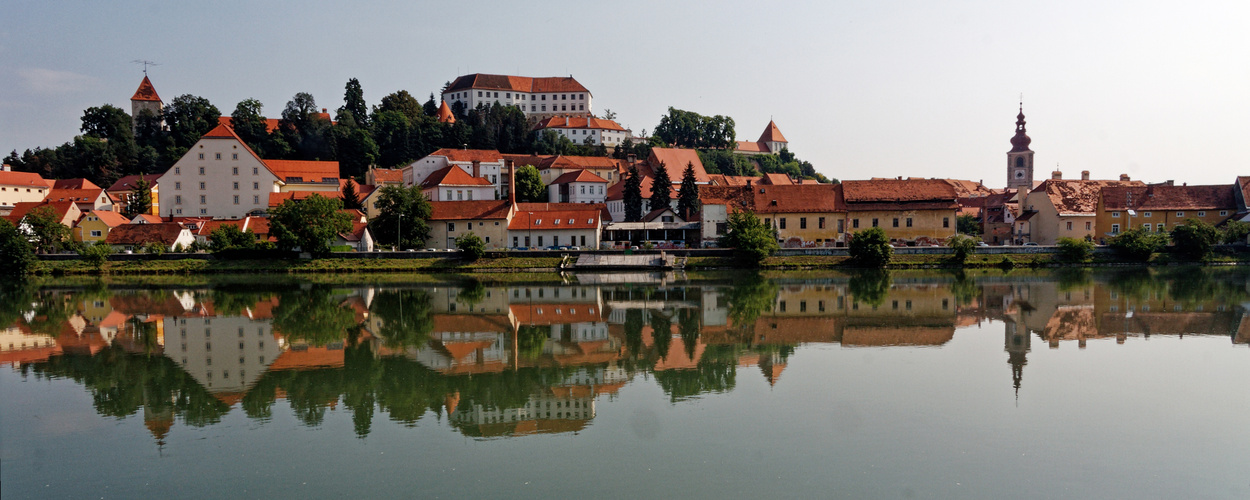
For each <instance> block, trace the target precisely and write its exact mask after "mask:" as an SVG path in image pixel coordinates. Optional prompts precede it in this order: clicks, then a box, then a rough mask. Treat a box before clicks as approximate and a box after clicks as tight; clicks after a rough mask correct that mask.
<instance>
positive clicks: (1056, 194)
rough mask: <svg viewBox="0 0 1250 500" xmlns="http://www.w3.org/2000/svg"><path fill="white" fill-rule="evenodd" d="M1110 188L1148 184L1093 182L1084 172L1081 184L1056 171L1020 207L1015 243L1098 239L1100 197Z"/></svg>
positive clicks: (1127, 180)
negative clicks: (1097, 218)
mask: <svg viewBox="0 0 1250 500" xmlns="http://www.w3.org/2000/svg"><path fill="white" fill-rule="evenodd" d="M1109 187H1141V188H1144V187H1146V184H1145V183H1143V182H1141V181H1133V180H1129V178H1128V176H1127V175H1122V176H1120V180H1119V181H1097V180H1093V181H1092V180H1089V173H1088V172H1082V174H1081V180H1075V179H1070V180H1065V179H1063V176H1062V174H1061V173H1060V172H1059V171H1058V170H1056V171H1055V172H1054V173H1052V174H1051V178H1050V179H1048V180H1046V181H1045V182H1042V183H1041V184H1040V185H1038V186H1037V188H1036V189H1034V190H1033V191H1030V192H1029V194H1028V195H1027V196H1025V197H1024V200H1023V201H1022V202H1021V203H1020V215H1019V217H1017V218H1016V223H1015V226H1016V231H1015V234H1014V236H1015V240H1016V243H1027V242H1034V243H1037V244H1039V245H1054V244H1056V243H1058V242H1059V238H1065V237H1066V238H1075V239H1084V238H1086V237H1090V238H1097V237H1098V232H1097V230H1096V225H1095V222H1096V220H1095V219H1096V217H1095V215H1096V213H1097V211H1098V199H1099V194H1100V193H1101V192H1102V189H1103V188H1109Z"/></svg>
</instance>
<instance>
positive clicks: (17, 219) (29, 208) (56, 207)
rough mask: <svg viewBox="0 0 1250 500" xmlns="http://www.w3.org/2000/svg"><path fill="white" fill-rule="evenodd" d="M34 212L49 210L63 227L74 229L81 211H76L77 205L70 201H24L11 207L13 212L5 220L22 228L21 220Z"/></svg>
mask: <svg viewBox="0 0 1250 500" xmlns="http://www.w3.org/2000/svg"><path fill="white" fill-rule="evenodd" d="M35 210H51V211H52V213H53V215H55V216H56V220H57V221H58V222H60V223H61V224H64V225H65V227H74V222H75V221H77V220H78V218H79V217H82V210H79V209H78V204H77V203H74V202H72V201H57V202H50V201H40V202H34V201H24V202H21V203H18V204H17V206H14V207H13V210H12V211H10V212H9V215H6V216H5V218H6V219H8V220H9V222H12V223H13V225H14V226H18V227H22V225H23V224H24V223H23V222H22V219H25V218H26V215H27V214H29V213H31V212H33V211H35Z"/></svg>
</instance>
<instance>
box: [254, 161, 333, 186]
mask: <svg viewBox="0 0 1250 500" xmlns="http://www.w3.org/2000/svg"><path fill="white" fill-rule="evenodd" d="M263 161H264V162H265V165H266V166H268V167H269V170H270V171H272V172H273V174H274V175H275V176H277V177H278V180H281V181H285V182H309V183H311V182H326V179H333V180H334V182H338V179H339V162H337V161H308V160H263Z"/></svg>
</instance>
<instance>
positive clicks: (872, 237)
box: [847, 227, 894, 267]
mask: <svg viewBox="0 0 1250 500" xmlns="http://www.w3.org/2000/svg"><path fill="white" fill-rule="evenodd" d="M847 251H848V253H850V255H851V259H852V260H854V261H855V262H856V263H857V264H859V265H861V266H867V267H885V265H886V264H889V263H890V257H892V256H893V255H894V247H892V246H890V240H889V238H886V236H885V230H884V229H881V228H879V227H874V228H870V229H865V230H863V231H860V232H857V233H854V234H852V235H851V243H850V247H849V248H848V249H847Z"/></svg>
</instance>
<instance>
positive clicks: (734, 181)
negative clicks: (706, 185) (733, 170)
mask: <svg viewBox="0 0 1250 500" xmlns="http://www.w3.org/2000/svg"><path fill="white" fill-rule="evenodd" d="M707 177H708V179H709V180H710V181H711V182H712V185H715V186H746V185H747V184H758V183H759V182H760V179H761V177H756V176H749V175H723V174H708V175H707Z"/></svg>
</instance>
